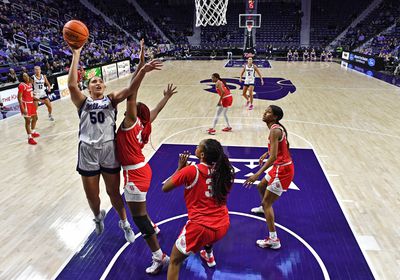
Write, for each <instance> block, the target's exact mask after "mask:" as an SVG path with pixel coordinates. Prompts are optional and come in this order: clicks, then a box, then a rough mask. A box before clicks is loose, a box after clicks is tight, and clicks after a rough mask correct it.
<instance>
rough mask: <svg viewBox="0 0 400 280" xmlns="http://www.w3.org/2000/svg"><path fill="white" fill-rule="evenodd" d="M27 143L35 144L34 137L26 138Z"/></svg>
mask: <svg viewBox="0 0 400 280" xmlns="http://www.w3.org/2000/svg"><path fill="white" fill-rule="evenodd" d="M28 144H29V145H36V144H37V142H36V141H35V139H33V138H28Z"/></svg>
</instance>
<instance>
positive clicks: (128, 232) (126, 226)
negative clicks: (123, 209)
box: [118, 220, 136, 243]
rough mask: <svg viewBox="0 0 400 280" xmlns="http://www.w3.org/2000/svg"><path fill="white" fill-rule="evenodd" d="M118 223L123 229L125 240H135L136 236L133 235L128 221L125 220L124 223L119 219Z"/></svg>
mask: <svg viewBox="0 0 400 280" xmlns="http://www.w3.org/2000/svg"><path fill="white" fill-rule="evenodd" d="M118 225H119V227H120V229H122V230H123V231H124V235H125V239H126V241H128V242H129V243H133V242H134V241H135V239H136V237H135V233H134V232H133V230H132V228H131V225H130V224H129V222H128V221H126V222H125V223H124V222H123V221H121V220H120V221H119V222H118Z"/></svg>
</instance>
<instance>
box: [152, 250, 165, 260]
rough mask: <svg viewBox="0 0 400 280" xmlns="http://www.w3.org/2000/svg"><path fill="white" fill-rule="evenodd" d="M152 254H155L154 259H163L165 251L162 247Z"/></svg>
mask: <svg viewBox="0 0 400 280" xmlns="http://www.w3.org/2000/svg"><path fill="white" fill-rule="evenodd" d="M151 254H152V255H153V259H156V260H162V256H163V252H162V250H161V248H160V249H158V250H157V251H155V252H151Z"/></svg>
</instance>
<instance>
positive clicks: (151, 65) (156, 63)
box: [143, 59, 163, 73]
mask: <svg viewBox="0 0 400 280" xmlns="http://www.w3.org/2000/svg"><path fill="white" fill-rule="evenodd" d="M162 66H163V64H162V62H161V61H160V60H158V59H153V60H152V61H150V62H147V63H146V64H145V65H144V66H143V70H144V71H145V72H146V73H148V72H151V71H153V70H161V67H162Z"/></svg>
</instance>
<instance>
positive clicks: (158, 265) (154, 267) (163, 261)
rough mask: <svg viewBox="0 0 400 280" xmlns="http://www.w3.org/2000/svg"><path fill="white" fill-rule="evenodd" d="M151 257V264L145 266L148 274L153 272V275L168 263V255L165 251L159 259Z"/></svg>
mask: <svg viewBox="0 0 400 280" xmlns="http://www.w3.org/2000/svg"><path fill="white" fill-rule="evenodd" d="M152 259H153V262H152V264H151V266H149V267H148V268H146V273H148V274H153V275H155V274H158V273H160V272H161V271H162V270H163V268H166V267H168V265H169V257H168V256H167V254H165V253H164V254H163V255H162V258H161V260H158V259H155V258H152Z"/></svg>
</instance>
